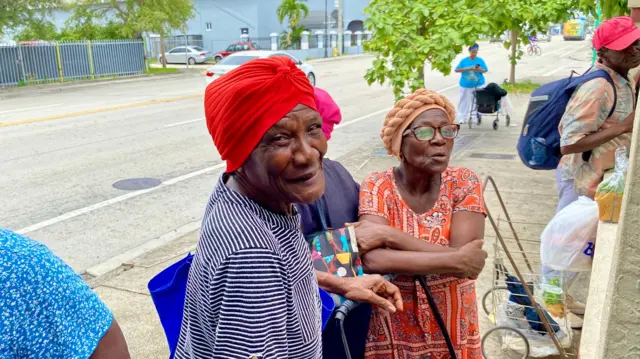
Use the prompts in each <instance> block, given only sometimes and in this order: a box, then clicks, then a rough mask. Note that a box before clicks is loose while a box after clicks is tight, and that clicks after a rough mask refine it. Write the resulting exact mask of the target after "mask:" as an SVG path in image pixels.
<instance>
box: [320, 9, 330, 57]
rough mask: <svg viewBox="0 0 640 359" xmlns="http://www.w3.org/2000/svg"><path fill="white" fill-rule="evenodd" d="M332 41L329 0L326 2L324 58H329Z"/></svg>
mask: <svg viewBox="0 0 640 359" xmlns="http://www.w3.org/2000/svg"><path fill="white" fill-rule="evenodd" d="M330 41H331V39H330V38H329V0H324V35H323V41H322V42H323V45H324V57H329V42H330Z"/></svg>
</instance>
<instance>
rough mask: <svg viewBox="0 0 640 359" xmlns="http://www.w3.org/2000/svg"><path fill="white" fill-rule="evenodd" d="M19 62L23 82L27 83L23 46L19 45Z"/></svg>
mask: <svg viewBox="0 0 640 359" xmlns="http://www.w3.org/2000/svg"><path fill="white" fill-rule="evenodd" d="M18 62H19V64H20V69H21V70H22V81H24V82H25V83H26V82H27V74H26V73H25V72H24V57H23V56H22V46H21V45H20V44H18Z"/></svg>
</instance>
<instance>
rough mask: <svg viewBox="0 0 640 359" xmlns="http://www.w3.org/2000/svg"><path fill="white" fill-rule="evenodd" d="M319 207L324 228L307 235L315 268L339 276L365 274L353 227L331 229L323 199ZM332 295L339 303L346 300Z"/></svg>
mask: <svg viewBox="0 0 640 359" xmlns="http://www.w3.org/2000/svg"><path fill="white" fill-rule="evenodd" d="M317 209H318V212H319V213H318V217H319V219H320V224H321V226H322V227H321V228H322V230H321V231H319V232H316V233H313V234H311V235H309V236H307V242H308V243H309V246H310V249H311V259H312V261H313V267H314V269H316V270H318V271H321V272H327V273H330V274H333V275H335V276H338V277H357V276H361V275H364V271H363V269H362V260H361V259H360V255H359V253H358V243H357V242H356V232H355V230H354V229H353V227H351V226H349V227H344V228H338V229H330V228H328V226H327V221H326V219H325V216H324V205H323V203H322V200H320V201H318V206H317ZM331 295H332V296H333V299H334V300H335V302H336V304H337V305H340V304H342V303H343V302H344V301H345V300H346V299H345V298H344V297H343V296H341V295H337V294H331Z"/></svg>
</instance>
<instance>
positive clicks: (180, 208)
mask: <svg viewBox="0 0 640 359" xmlns="http://www.w3.org/2000/svg"><path fill="white" fill-rule="evenodd" d="M586 45H587V44H586V43H584V42H564V41H562V40H561V39H558V38H554V41H553V42H551V43H549V44H541V47H542V48H543V55H542V56H541V57H526V55H525V58H524V59H523V60H522V61H521V63H520V64H519V65H518V76H519V77H524V76H545V75H546V76H548V75H555V74H563V73H566V74H568V73H569V72H570V70H571V69H576V70H584V69H585V65H586V62H585V61H584V59H585V58H586V57H587V56H586V54H587V52H588V49H587V47H586ZM480 56H482V57H483V58H484V59H485V61H486V62H487V64H488V66H489V69H490V72H489V73H488V74H487V75H486V76H487V79H488V81H490V82H491V81H493V82H498V83H501V82H502V81H503V80H504V79H506V78H507V76H508V72H509V66H508V59H507V51H506V50H504V48H502V45H501V44H492V45H489V44H486V45H484V46H482V48H481V54H480ZM574 57H577V58H579V59H581V61H578V60H576V59H574ZM371 60H372V57H369V56H357V57H347V58H341V59H338V60H332V61H320V62H315V63H313V66H314V68H315V70H316V73H317V77H318V80H317V85H318V86H319V87H322V88H324V89H326V90H328V91H329V92H330V93H331V94H332V96H333V97H334V98H335V100H336V102H337V103H338V104H339V105H340V107H341V109H342V113H343V123H342V124H341V125H339V126H338V127H337V128H336V130H335V132H334V134H333V137H332V139H331V141H330V142H329V144H330V146H329V154H328V156H329V157H331V158H339V157H340V156H342V155H344V154H346V153H348V152H350V151H353V150H356V149H358V148H359V147H361V146H363V145H365V144H367V143H370V142H371V141H377V140H379V131H380V126H381V123H382V120H383V118H384V113H385V112H386V111H387V110H388V109H389V107H390V106H391V105H392V103H393V95H392V92H391V90H390V89H388V88H385V87H382V86H379V85H373V86H371V87H369V86H367V84H366V82H365V81H364V80H363V75H364V73H365V71H366V69H367V67H368V66H369V65H370V63H371ZM457 82H458V76H455V74H454V75H452V76H450V77H445V76H442V75H441V74H439V73H436V72H430V73H428V74H427V78H426V84H427V87H429V88H432V89H435V90H439V91H441V92H443V93H445V94H446V95H448V96H449V97H450V98H451V99H452V101H454V102H455V101H457V99H458V88H457ZM203 89H204V78H203V76H201V75H190V76H186V75H185V76H177V77H168V78H164V79H160V80H158V79H156V80H132V81H126V82H114V83H108V84H100V85H91V86H83V87H79V88H78V87H75V88H65V89H62V90H60V91H41V90H34V91H33V92H32V93H29V94H27V95H21V96H18V97H16V98H12V99H5V100H0V198H2V202H1V205H0V226H2V227H7V228H10V229H13V230H17V231H19V232H21V233H26V234H27V235H29V236H30V237H32V238H34V239H37V240H39V241H41V242H43V243H45V244H46V245H48V246H49V247H50V248H51V249H52V250H53V251H54V252H56V253H57V254H58V255H60V256H61V257H62V258H63V259H64V260H66V261H67V262H68V263H70V264H71V265H72V266H73V268H74V269H75V270H76V271H78V272H84V271H89V273H92V274H102V273H103V272H104V271H105V270H108V269H110V265H111V264H113V263H119V262H122V261H126V260H128V259H131V258H130V257H131V256H134V255H137V254H140V253H141V252H144V251H146V250H148V249H150V248H153V247H155V246H157V245H158V244H160V243H163V242H166V241H168V240H170V239H172V238H174V237H175V236H176V235H178V234H180V233H184V232H187V231H190V230H193V229H194V228H196V227H197V225H198V223H199V222H200V219H201V216H202V214H203V211H204V206H205V204H206V201H207V199H208V196H209V194H210V191H211V189H212V188H213V186H214V185H215V182H216V180H217V178H218V175H219V173H220V171H221V170H222V169H223V166H224V165H223V164H222V163H221V160H220V157H219V155H218V153H217V151H216V149H215V148H214V146H213V144H212V141H211V138H210V137H209V135H208V133H207V130H206V127H205V125H204V120H203V117H204V115H203V106H202V92H203ZM0 95H1V94H0ZM518 121H519V119H515V122H518ZM474 136H475V135H474V134H473V130H469V129H464V130H463V133H462V134H461V138H460V140H459V142H460V143H461V144H462V143H464V142H465V141H467V142H468V141H470V140H472V139H473V138H474ZM132 178H149V179H151V180H149V181H150V183H153V182H154V181H155V182H156V184H158V183H161V184H160V185H159V186H155V187H152V188H150V189H146V190H131V187H130V186H131V185H132V183H131V182H125V183H124V184H122V183H120V184H117V185H116V187H119V188H120V189H119V188H116V187H114V184H116V183H117V182H119V181H123V180H127V179H132ZM134 184H135V183H134ZM123 186H125V187H126V186H129V187H128V188H125V189H122V188H124V187H123Z"/></svg>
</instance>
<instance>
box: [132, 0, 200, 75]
mask: <svg viewBox="0 0 640 359" xmlns="http://www.w3.org/2000/svg"><path fill="white" fill-rule="evenodd" d="M194 15H195V10H194V8H193V1H192V0H146V1H145V6H144V7H142V8H141V9H140V18H141V24H140V25H141V27H142V28H143V29H145V31H149V32H153V33H156V34H158V35H160V53H161V54H164V53H165V52H166V49H165V44H164V38H165V37H166V36H167V35H169V34H170V33H171V32H172V31H174V30H182V32H183V33H186V25H187V21H189V19H191V18H193V16H194ZM162 67H163V68H164V67H167V61H166V59H165V58H164V56H162Z"/></svg>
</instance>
